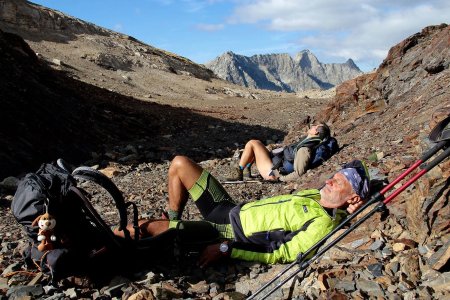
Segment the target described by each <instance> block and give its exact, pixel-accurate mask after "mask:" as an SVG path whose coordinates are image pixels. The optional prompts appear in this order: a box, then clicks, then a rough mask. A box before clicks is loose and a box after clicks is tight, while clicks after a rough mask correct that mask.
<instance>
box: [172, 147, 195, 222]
mask: <svg viewBox="0 0 450 300" xmlns="http://www.w3.org/2000/svg"><path fill="white" fill-rule="evenodd" d="M202 172H203V169H202V167H200V166H199V165H198V164H196V163H195V162H193V161H192V160H190V159H189V158H188V157H186V156H176V157H175V158H174V159H173V160H172V162H171V164H170V167H169V184H168V186H169V205H168V206H169V210H170V211H172V212H178V217H180V216H181V214H182V212H183V210H184V207H185V206H186V203H187V201H188V198H189V193H188V190H189V189H191V188H192V187H193V186H194V184H195V183H196V182H197V180H198V179H199V178H200V175H201V174H202Z"/></svg>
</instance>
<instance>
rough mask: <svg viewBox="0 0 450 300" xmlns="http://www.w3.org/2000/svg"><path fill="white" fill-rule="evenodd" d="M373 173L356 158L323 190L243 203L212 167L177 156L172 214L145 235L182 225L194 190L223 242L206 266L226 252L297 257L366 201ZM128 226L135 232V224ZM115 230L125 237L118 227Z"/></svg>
mask: <svg viewBox="0 0 450 300" xmlns="http://www.w3.org/2000/svg"><path fill="white" fill-rule="evenodd" d="M367 174H368V173H367V170H366V168H365V166H364V164H363V163H362V162H361V161H358V160H355V161H353V162H351V163H349V164H347V165H345V166H344V168H343V169H342V170H340V171H339V172H337V173H336V174H335V175H334V176H333V177H331V178H330V179H328V180H327V181H326V183H325V185H324V187H323V188H322V189H321V190H320V191H319V190H317V189H309V190H303V191H300V192H298V193H296V194H289V195H279V196H275V197H271V198H267V199H262V200H258V201H254V202H249V203H243V204H237V203H235V202H234V201H233V199H231V197H230V196H229V195H228V193H227V192H226V191H225V189H224V188H223V187H222V185H221V184H220V183H219V182H218V181H217V179H216V178H214V177H213V176H212V175H211V174H210V173H209V172H208V171H206V170H204V169H203V168H202V167H200V166H199V165H197V164H196V163H195V162H193V161H192V160H190V159H189V158H187V157H184V156H177V157H175V158H174V159H173V161H172V163H171V165H170V168H169V184H168V185H169V203H168V211H167V214H166V216H167V219H160V220H140V223H139V230H140V232H139V234H140V236H141V237H142V238H145V237H149V236H156V235H158V234H161V233H163V232H165V231H167V230H169V229H171V228H178V225H179V222H181V221H180V216H181V215H182V212H183V209H184V207H185V205H186V203H187V201H188V197H189V195H191V197H192V199H193V201H194V202H195V204H196V206H197V207H198V209H199V211H200V213H201V214H202V216H203V218H204V219H205V220H206V221H208V222H209V223H210V224H211V225H212V227H214V228H215V230H216V231H217V235H218V237H219V240H220V241H222V242H221V243H216V244H210V245H205V248H204V250H203V251H202V252H201V254H200V258H199V266H200V267H205V266H207V265H209V264H210V263H213V262H215V261H218V260H219V259H221V258H224V257H231V258H237V259H242V260H248V261H259V262H263V263H270V264H273V263H288V262H292V261H294V260H295V259H296V257H297V255H298V253H300V252H305V251H306V250H307V249H308V248H310V247H311V246H313V245H314V244H315V243H316V242H318V241H319V240H320V239H321V238H323V237H324V236H325V235H326V234H327V233H329V232H330V231H331V230H333V228H335V227H336V226H337V225H338V224H339V223H340V222H341V220H343V218H344V217H345V214H346V212H345V211H344V210H345V209H346V210H347V211H348V212H349V213H352V212H354V211H355V210H356V209H357V208H358V207H360V206H361V205H362V203H363V200H364V199H366V198H367V196H368V195H369V177H368V175H367ZM343 209H344V210H343ZM191 222H205V221H191ZM127 229H128V230H129V231H130V234H131V236H134V229H133V226H132V225H129V226H128V227H127ZM115 234H116V235H118V236H124V234H123V231H119V230H118V229H116V230H115ZM193 234H195V232H194V233H193ZM197 234H198V233H197Z"/></svg>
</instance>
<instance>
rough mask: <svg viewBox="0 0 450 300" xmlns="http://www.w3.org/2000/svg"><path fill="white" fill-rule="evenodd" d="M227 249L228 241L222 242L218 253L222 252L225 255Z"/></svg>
mask: <svg viewBox="0 0 450 300" xmlns="http://www.w3.org/2000/svg"><path fill="white" fill-rule="evenodd" d="M229 249H230V247H228V243H225V242H223V243H222V244H220V246H219V250H220V253H222V254H223V255H227V254H228V250H229Z"/></svg>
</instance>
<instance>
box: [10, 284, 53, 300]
mask: <svg viewBox="0 0 450 300" xmlns="http://www.w3.org/2000/svg"><path fill="white" fill-rule="evenodd" d="M43 294H44V289H43V288H42V285H39V284H38V285H32V286H24V285H16V286H12V287H10V288H9V290H8V291H7V292H6V296H7V297H9V299H10V300H15V299H21V298H24V297H26V296H32V297H40V296H42V295H43Z"/></svg>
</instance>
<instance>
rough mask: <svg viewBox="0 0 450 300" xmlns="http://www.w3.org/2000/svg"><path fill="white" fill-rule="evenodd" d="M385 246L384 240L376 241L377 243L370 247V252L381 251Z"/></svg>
mask: <svg viewBox="0 0 450 300" xmlns="http://www.w3.org/2000/svg"><path fill="white" fill-rule="evenodd" d="M383 246H384V242H383V241H382V240H376V241H375V242H373V243H372V245H370V248H369V249H370V250H372V251H376V250H380V249H381V248H383Z"/></svg>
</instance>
